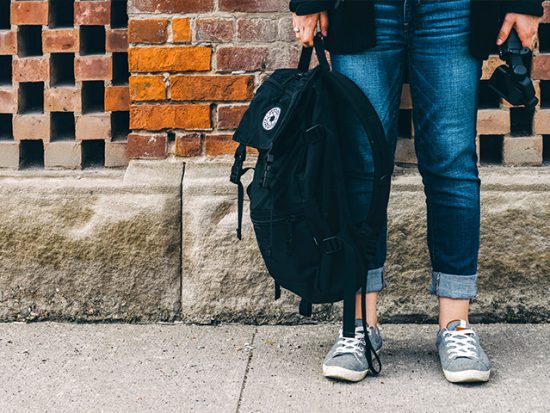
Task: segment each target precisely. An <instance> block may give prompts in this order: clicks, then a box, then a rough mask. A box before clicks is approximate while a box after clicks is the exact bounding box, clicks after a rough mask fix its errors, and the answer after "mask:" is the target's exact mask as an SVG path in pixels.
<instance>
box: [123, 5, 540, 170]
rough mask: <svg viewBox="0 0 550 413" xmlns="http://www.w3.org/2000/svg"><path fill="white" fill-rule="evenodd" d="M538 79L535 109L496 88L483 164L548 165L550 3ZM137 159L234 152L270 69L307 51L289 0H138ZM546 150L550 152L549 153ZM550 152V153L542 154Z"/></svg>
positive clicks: (406, 135) (488, 108)
mask: <svg viewBox="0 0 550 413" xmlns="http://www.w3.org/2000/svg"><path fill="white" fill-rule="evenodd" d="M545 6H546V11H547V13H546V16H545V18H544V24H542V25H541V29H540V33H539V37H540V41H539V42H538V45H537V49H536V50H535V53H536V57H535V60H534V69H533V77H534V79H535V86H536V89H537V93H538V95H539V97H541V98H542V101H541V104H540V105H539V107H537V109H536V111H534V112H532V111H528V110H526V109H523V108H510V107H509V106H508V105H507V104H506V103H504V102H502V101H501V100H500V99H498V97H496V96H495V95H494V94H493V93H492V92H491V91H490V90H489V89H488V88H487V79H488V77H489V76H490V74H491V73H492V70H493V69H494V68H495V67H496V66H497V65H499V64H501V62H500V60H499V59H498V58H497V57H496V56H493V57H492V58H491V59H490V60H489V61H488V62H486V64H485V68H484V78H483V79H484V80H483V82H482V91H481V105H480V112H479V128H478V131H479V137H478V148H479V151H480V158H481V162H482V163H497V164H502V163H503V164H508V165H518V164H522V165H540V164H541V163H542V162H543V158H545V159H548V158H549V157H550V154H549V152H550V2H546V4H545ZM129 10H130V29H129V30H130V31H129V37H130V43H131V48H130V70H131V72H132V77H131V78H130V98H131V101H132V106H131V119H132V120H131V127H132V129H134V133H132V134H131V135H130V137H129V151H130V156H131V157H165V156H166V155H167V154H170V153H174V154H176V155H177V156H199V155H207V156H211V155H212V156H213V155H221V154H231V153H232V151H233V150H234V148H235V144H234V143H232V141H231V133H232V131H233V130H234V128H235V127H236V125H237V123H238V121H239V119H240V117H241V115H242V113H243V112H244V110H245V109H246V107H247V104H246V102H247V101H248V100H249V99H250V97H251V96H252V94H253V91H254V89H255V88H256V87H257V86H258V85H259V84H260V82H261V81H262V79H264V78H265V76H266V74H267V73H269V71H271V70H273V69H275V68H278V67H283V66H288V65H294V64H295V62H296V59H297V56H298V54H299V50H298V48H297V47H296V45H295V41H294V35H293V33H292V30H291V21H290V16H289V14H288V12H287V1H286V0H269V1H259V0H247V1H237V0H198V1H185V0H181V1H166V0H164V1H163V0H156V1H150V0H130V9H129ZM411 109H412V106H411V99H410V95H409V91H408V87H407V85H405V88H404V92H403V99H402V105H401V110H400V120H399V125H400V128H399V129H400V139H399V144H398V152H397V160H398V161H399V162H403V163H415V162H416V159H415V157H414V146H413V145H414V144H413V142H414V136H413V128H412V119H411ZM543 146H544V150H543ZM543 152H544V153H543Z"/></svg>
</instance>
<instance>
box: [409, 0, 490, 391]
mask: <svg viewBox="0 0 550 413" xmlns="http://www.w3.org/2000/svg"><path fill="white" fill-rule="evenodd" d="M411 3H413V5H412V6H411V7H413V9H414V10H413V14H414V19H413V21H412V24H413V27H412V31H411V34H410V38H409V45H410V59H409V62H410V63H409V69H410V82H411V93H412V99H413V107H414V109H413V117H414V124H415V148H416V154H417V157H418V168H419V171H420V173H421V175H422V179H423V182H424V190H425V194H426V204H427V218H428V234H427V242H428V246H429V252H430V257H431V262H432V269H433V271H432V283H431V287H430V293H431V294H433V295H436V296H438V297H439V303H440V320H439V322H440V329H441V330H440V335H439V336H438V342H437V343H438V344H437V345H438V349H439V354H440V358H441V362H442V366H443V369H444V372H445V375H446V377H447V378H448V379H449V380H451V381H470V380H471V381H477V380H487V379H488V377H489V373H490V367H489V362H488V359H487V357H486V356H485V353H484V352H483V349H481V347H480V345H479V341H478V340H477V336H476V335H475V333H474V332H473V330H471V329H470V327H469V325H468V310H469V302H470V300H473V299H474V298H475V297H476V293H477V288H476V284H477V277H478V274H477V264H478V250H479V235H480V234H479V232H480V231H479V228H480V179H479V175H478V168H477V154H476V145H475V138H476V122H477V97H478V90H479V78H480V76H481V61H479V60H477V59H475V58H474V57H472V56H471V54H470V52H469V47H468V39H469V33H470V1H469V0H444V1H431V0H430V1H428V0H426V1H414V2H412V1H411ZM458 320H462V322H459V324H457V322H453V323H451V322H452V321H458ZM455 330H456V331H455ZM466 350H467V351H466ZM457 360H458V361H457Z"/></svg>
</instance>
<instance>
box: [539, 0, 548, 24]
mask: <svg viewBox="0 0 550 413" xmlns="http://www.w3.org/2000/svg"><path fill="white" fill-rule="evenodd" d="M543 6H544V16H542V20H541V23H550V1H545V2H544V3H543Z"/></svg>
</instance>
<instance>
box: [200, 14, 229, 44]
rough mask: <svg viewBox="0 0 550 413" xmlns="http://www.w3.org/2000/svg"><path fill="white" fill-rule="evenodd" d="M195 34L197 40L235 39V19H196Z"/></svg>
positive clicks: (223, 40) (218, 40)
mask: <svg viewBox="0 0 550 413" xmlns="http://www.w3.org/2000/svg"><path fill="white" fill-rule="evenodd" d="M195 36H196V39H197V41H203V42H228V41H230V40H232V39H233V20H231V19H196V20H195Z"/></svg>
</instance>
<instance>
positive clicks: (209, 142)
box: [204, 134, 238, 156]
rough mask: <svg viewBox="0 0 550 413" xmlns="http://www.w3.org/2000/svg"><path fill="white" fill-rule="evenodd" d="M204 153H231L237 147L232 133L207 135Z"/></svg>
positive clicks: (213, 154) (216, 154)
mask: <svg viewBox="0 0 550 413" xmlns="http://www.w3.org/2000/svg"><path fill="white" fill-rule="evenodd" d="M204 142H205V151H206V155H210V156H218V155H232V154H233V153H235V149H237V145H238V143H237V142H235V141H234V140H233V135H228V134H224V135H207V136H206V138H205V140H204Z"/></svg>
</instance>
